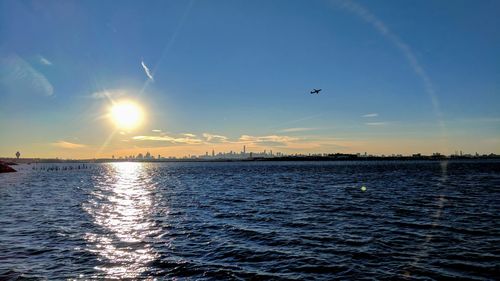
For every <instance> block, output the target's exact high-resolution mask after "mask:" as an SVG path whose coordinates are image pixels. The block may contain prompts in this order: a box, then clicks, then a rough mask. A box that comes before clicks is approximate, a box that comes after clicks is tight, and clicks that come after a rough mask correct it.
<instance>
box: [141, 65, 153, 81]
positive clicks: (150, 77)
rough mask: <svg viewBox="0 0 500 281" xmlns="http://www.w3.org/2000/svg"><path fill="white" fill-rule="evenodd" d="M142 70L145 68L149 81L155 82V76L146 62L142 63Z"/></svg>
mask: <svg viewBox="0 0 500 281" xmlns="http://www.w3.org/2000/svg"><path fill="white" fill-rule="evenodd" d="M141 65H142V68H144V72H145V73H146V76H148V78H149V80H151V81H155V79H154V78H153V74H152V73H151V70H149V67H148V66H147V65H146V64H145V63H144V61H141Z"/></svg>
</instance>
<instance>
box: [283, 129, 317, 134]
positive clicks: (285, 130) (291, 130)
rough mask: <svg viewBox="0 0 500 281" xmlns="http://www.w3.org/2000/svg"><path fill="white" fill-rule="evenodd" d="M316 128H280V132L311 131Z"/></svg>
mask: <svg viewBox="0 0 500 281" xmlns="http://www.w3.org/2000/svg"><path fill="white" fill-rule="evenodd" d="M317 129H318V128H287V129H282V130H280V132H283V133H294V132H305V131H313V130H317Z"/></svg>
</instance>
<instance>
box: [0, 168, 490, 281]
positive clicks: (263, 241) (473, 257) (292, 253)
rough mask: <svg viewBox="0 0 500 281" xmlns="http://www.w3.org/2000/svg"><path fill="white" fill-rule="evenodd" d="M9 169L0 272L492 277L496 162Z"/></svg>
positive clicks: (2, 188)
mask: <svg viewBox="0 0 500 281" xmlns="http://www.w3.org/2000/svg"><path fill="white" fill-rule="evenodd" d="M56 167H57V168H56ZM16 168H17V169H19V170H20V171H19V172H18V173H11V174H0V280H17V279H19V280H25V279H34V280H37V279H47V280H58V279H76V280H88V279H113V278H117V279H118V278H121V279H123V278H128V279H130V280H137V279H158V280H162V279H180V280H248V279H252V280H332V279H333V280H335V279H343V280H360V279H366V280H368V279H369V280H373V279H380V280H387V279H408V280H433V279H435V280H445V279H470V280H495V279H496V280H498V278H499V277H500V162H498V161H462V162H454V161H450V162H437V161H436V162H428V161H427V162H426V161H424V162H412V161H401V162H398V161H390V162H239V163H237V162H234V163H107V164H87V166H86V167H83V165H82V164H36V165H20V166H16ZM69 168H71V169H69ZM78 168H80V169H78ZM363 186H364V187H365V188H366V190H365V191H363V189H364V188H363V189H362V187H363Z"/></svg>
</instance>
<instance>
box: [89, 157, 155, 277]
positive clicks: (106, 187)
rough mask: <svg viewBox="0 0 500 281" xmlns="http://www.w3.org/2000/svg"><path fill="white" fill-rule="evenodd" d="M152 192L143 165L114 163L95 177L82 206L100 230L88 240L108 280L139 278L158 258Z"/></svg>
mask: <svg viewBox="0 0 500 281" xmlns="http://www.w3.org/2000/svg"><path fill="white" fill-rule="evenodd" d="M153 192H154V186H153V185H151V184H150V181H149V179H148V175H147V174H146V172H145V166H144V165H143V164H141V163H112V164H109V165H108V166H107V167H106V168H105V171H104V172H103V173H102V175H101V176H100V177H98V178H96V189H95V190H94V191H93V192H92V196H91V199H90V200H89V202H88V203H87V204H85V205H84V206H83V207H84V209H85V211H86V212H87V213H88V214H89V215H90V216H91V217H92V219H93V222H94V224H95V225H96V226H97V229H96V230H95V231H94V232H93V233H87V234H86V237H85V238H86V240H87V241H88V242H89V243H88V249H89V251H90V252H92V253H95V254H97V255H98V257H99V260H100V261H101V266H98V267H96V269H97V270H98V271H100V272H102V273H104V275H105V277H106V278H119V279H122V278H136V277H138V276H139V275H140V274H141V273H143V272H145V271H146V270H147V268H148V264H149V263H150V262H152V261H153V260H155V258H156V257H157V254H156V253H155V251H154V249H153V248H152V246H151V240H150V239H151V237H153V236H154V235H155V234H157V233H158V231H159V229H158V227H157V226H156V225H155V223H154V221H153V219H152V210H153V199H152V198H153Z"/></svg>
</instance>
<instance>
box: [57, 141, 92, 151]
mask: <svg viewBox="0 0 500 281" xmlns="http://www.w3.org/2000/svg"><path fill="white" fill-rule="evenodd" d="M51 145H53V146H57V147H59V148H65V149H77V148H83V147H86V145H84V144H80V143H72V142H68V141H62V140H61V141H57V142H53V143H51Z"/></svg>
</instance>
